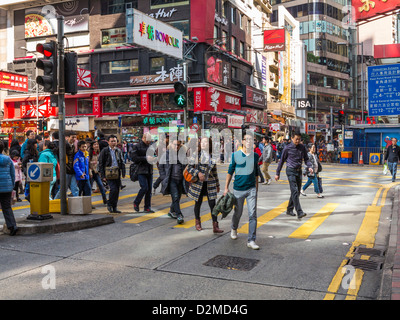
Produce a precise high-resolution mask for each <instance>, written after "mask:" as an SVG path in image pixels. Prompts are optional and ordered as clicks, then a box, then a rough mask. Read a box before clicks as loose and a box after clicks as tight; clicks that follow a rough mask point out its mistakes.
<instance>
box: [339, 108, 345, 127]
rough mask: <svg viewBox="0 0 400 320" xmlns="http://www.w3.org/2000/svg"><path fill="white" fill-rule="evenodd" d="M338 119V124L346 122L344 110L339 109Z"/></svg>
mask: <svg viewBox="0 0 400 320" xmlns="http://www.w3.org/2000/svg"><path fill="white" fill-rule="evenodd" d="M338 119H339V124H340V125H343V124H345V123H346V115H345V112H344V110H339V112H338Z"/></svg>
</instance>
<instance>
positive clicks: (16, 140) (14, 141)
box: [10, 139, 19, 148]
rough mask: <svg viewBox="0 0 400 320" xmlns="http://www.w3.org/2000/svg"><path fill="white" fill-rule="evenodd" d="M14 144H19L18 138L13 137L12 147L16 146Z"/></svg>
mask: <svg viewBox="0 0 400 320" xmlns="http://www.w3.org/2000/svg"><path fill="white" fill-rule="evenodd" d="M14 146H19V142H18V139H12V141H11V145H10V148H11V147H14Z"/></svg>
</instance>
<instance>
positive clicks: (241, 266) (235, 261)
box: [204, 255, 260, 271]
mask: <svg viewBox="0 0 400 320" xmlns="http://www.w3.org/2000/svg"><path fill="white" fill-rule="evenodd" d="M259 261H260V260H256V259H248V258H241V257H232V256H224V255H218V256H215V257H214V258H212V259H210V260H208V261H207V262H206V263H204V265H205V266H209V267H215V268H222V269H228V270H239V271H249V270H251V269H253V268H254V267H255V266H256V265H257V263H258V262H259Z"/></svg>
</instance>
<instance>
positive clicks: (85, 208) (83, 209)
mask: <svg viewBox="0 0 400 320" xmlns="http://www.w3.org/2000/svg"><path fill="white" fill-rule="evenodd" d="M68 213H69V214H78V215H79V214H88V213H92V197H91V196H85V197H68Z"/></svg>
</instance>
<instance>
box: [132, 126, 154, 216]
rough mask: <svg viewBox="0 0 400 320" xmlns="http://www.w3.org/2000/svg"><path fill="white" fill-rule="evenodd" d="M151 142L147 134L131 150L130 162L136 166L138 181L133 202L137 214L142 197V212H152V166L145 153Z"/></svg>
mask: <svg viewBox="0 0 400 320" xmlns="http://www.w3.org/2000/svg"><path fill="white" fill-rule="evenodd" d="M150 142H151V135H150V134H149V133H145V134H143V137H142V140H140V141H139V143H137V144H135V145H134V146H133V149H132V153H131V159H132V162H134V163H136V164H137V165H138V171H137V174H138V181H139V185H140V190H139V192H138V194H137V196H136V198H135V200H134V201H133V209H134V210H135V211H136V212H139V205H140V202H141V201H142V199H143V197H144V211H145V212H146V213H152V212H154V211H153V210H151V190H152V185H153V164H152V162H151V159H147V156H146V152H147V149H148V148H149V145H150Z"/></svg>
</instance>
